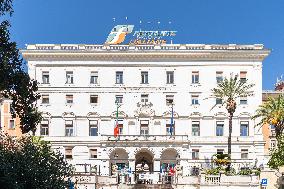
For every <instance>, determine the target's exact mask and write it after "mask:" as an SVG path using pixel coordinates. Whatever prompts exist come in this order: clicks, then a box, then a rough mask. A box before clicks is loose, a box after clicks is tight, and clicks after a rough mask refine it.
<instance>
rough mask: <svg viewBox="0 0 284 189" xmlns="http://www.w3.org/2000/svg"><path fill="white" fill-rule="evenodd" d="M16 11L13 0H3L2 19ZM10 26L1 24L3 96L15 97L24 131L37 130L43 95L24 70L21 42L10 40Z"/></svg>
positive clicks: (0, 86)
mask: <svg viewBox="0 0 284 189" xmlns="http://www.w3.org/2000/svg"><path fill="white" fill-rule="evenodd" d="M12 13H13V8H12V0H0V19H1V18H4V17H5V16H11V15H12ZM9 27H10V24H9V21H7V20H4V21H2V22H1V23H0V97H1V98H10V99H12V101H13V102H12V107H13V108H14V111H13V112H12V113H13V116H14V117H15V116H16V114H18V116H19V117H20V119H21V130H22V132H23V133H27V132H29V131H33V132H34V131H35V129H36V126H37V124H38V123H39V122H40V120H41V114H40V113H39V112H38V111H37V108H36V105H35V102H36V101H37V99H39V97H40V96H39V94H37V93H36V91H37V89H38V88H37V82H36V81H35V80H31V79H30V77H29V75H28V74H27V73H26V72H25V71H24V70H23V65H24V64H23V59H22V58H21V56H20V53H19V50H18V49H17V44H16V43H15V42H11V41H10V33H9Z"/></svg>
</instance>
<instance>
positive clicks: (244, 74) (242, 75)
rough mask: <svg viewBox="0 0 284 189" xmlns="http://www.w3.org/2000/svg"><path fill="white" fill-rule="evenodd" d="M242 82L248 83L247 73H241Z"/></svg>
mask: <svg viewBox="0 0 284 189" xmlns="http://www.w3.org/2000/svg"><path fill="white" fill-rule="evenodd" d="M240 81H241V82H242V83H245V82H246V81H247V72H240Z"/></svg>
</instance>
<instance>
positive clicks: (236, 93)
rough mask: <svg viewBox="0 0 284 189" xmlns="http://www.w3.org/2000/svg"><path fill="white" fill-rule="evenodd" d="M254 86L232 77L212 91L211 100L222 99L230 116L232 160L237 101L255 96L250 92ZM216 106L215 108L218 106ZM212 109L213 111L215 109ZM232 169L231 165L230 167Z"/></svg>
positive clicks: (229, 153) (229, 141)
mask: <svg viewBox="0 0 284 189" xmlns="http://www.w3.org/2000/svg"><path fill="white" fill-rule="evenodd" d="M253 86H254V84H248V83H247V80H243V79H241V80H240V79H238V76H237V75H236V76H232V75H231V76H230V78H229V79H227V78H224V80H223V81H221V82H219V83H218V84H217V87H216V88H214V89H212V95H211V98H216V99H221V100H222V105H225V106H226V109H227V111H228V114H229V136H228V156H229V158H231V151H232V150H231V149H232V119H233V115H234V113H235V111H236V108H237V103H236V101H237V99H238V98H240V97H248V96H252V95H253V91H252V90H250V89H251V88H252V87H253ZM216 105H217V104H215V105H214V106H213V108H214V107H215V106H216ZM213 108H212V109H213ZM228 168H229V169H230V165H229V166H228Z"/></svg>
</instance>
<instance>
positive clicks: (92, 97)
mask: <svg viewBox="0 0 284 189" xmlns="http://www.w3.org/2000/svg"><path fill="white" fill-rule="evenodd" d="M98 99H99V97H98V95H90V103H91V104H97V103H98Z"/></svg>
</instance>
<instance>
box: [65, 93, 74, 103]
mask: <svg viewBox="0 0 284 189" xmlns="http://www.w3.org/2000/svg"><path fill="white" fill-rule="evenodd" d="M66 104H73V95H66Z"/></svg>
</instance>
